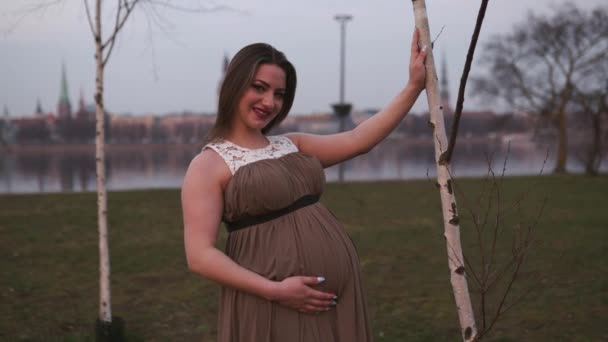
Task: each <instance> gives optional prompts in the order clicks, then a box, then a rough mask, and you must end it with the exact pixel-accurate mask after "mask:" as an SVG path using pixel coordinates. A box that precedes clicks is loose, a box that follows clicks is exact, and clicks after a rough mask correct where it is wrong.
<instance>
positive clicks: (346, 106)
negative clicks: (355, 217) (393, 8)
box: [332, 14, 353, 182]
mask: <svg viewBox="0 0 608 342" xmlns="http://www.w3.org/2000/svg"><path fill="white" fill-rule="evenodd" d="M334 19H335V20H336V21H337V22H339V23H340V102H339V103H336V104H333V105H332V108H333V110H334V113H335V114H336V115H337V116H338V118H339V119H340V132H344V129H345V122H346V117H348V115H349V114H350V111H351V108H352V105H351V104H350V103H345V102H344V60H345V50H346V23H347V22H348V21H350V20H352V19H353V17H352V16H351V15H350V14H338V15H336V16H335V17H334ZM338 180H339V181H340V182H342V181H344V163H340V165H338Z"/></svg>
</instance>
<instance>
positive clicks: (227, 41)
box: [0, 0, 605, 116]
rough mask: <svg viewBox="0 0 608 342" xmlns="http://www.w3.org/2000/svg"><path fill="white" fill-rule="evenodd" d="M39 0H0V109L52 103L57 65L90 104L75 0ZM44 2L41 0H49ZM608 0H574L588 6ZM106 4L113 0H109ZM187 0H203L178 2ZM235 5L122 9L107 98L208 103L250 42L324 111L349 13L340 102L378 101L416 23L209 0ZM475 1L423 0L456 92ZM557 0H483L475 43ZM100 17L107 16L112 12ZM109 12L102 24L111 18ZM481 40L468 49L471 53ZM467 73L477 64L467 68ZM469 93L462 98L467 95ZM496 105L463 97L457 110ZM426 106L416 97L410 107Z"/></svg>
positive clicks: (125, 105) (301, 98) (207, 107)
mask: <svg viewBox="0 0 608 342" xmlns="http://www.w3.org/2000/svg"><path fill="white" fill-rule="evenodd" d="M43 1H44V0H1V1H0V107H2V106H4V105H6V106H7V107H8V109H9V111H10V112H11V114H12V115H15V116H16V115H29V114H31V113H32V112H33V111H34V108H35V105H36V99H37V98H39V99H40V101H41V103H42V106H43V108H44V110H45V111H52V112H55V108H56V104H57V99H58V96H59V90H60V89H59V88H60V87H59V86H60V75H61V63H62V61H64V62H65V64H66V66H67V76H68V83H69V91H70V97H71V100H72V104H73V106H74V105H75V104H76V103H77V101H78V96H79V93H80V91H81V89H82V91H83V92H84V94H85V96H86V99H87V102H91V103H92V102H93V100H92V95H93V91H94V76H95V66H94V59H93V53H94V49H93V43H92V37H91V33H90V31H89V28H88V24H87V21H86V14H85V10H84V5H83V2H82V1H79V0H63V2H61V3H60V4H58V5H54V6H52V7H50V8H47V9H46V10H44V11H39V12H38V13H36V14H33V15H29V16H27V17H25V18H23V19H22V20H18V19H19V18H21V14H22V10H23V9H24V8H27V7H28V6H30V5H32V4H36V3H40V2H43ZM46 1H48V0H46ZM604 2H605V0H585V1H578V2H577V3H578V4H579V5H580V6H583V7H585V8H590V7H593V6H597V5H599V4H601V3H604ZM106 3H107V4H112V5H113V3H114V2H113V1H106ZM172 3H175V4H178V5H183V6H191V7H192V6H198V5H205V4H210V2H205V1H204V0H199V1H196V0H181V1H180V0H174V1H172ZM215 3H216V4H225V5H228V6H231V7H232V8H235V9H238V10H239V11H223V12H212V13H184V12H179V11H172V10H169V9H166V8H162V7H158V11H157V13H155V12H154V11H153V10H151V9H150V8H148V9H147V10H145V11H139V12H137V13H135V14H134V16H133V17H131V18H130V21H129V22H128V23H127V25H126V27H125V29H124V31H123V32H122V34H121V36H120V38H119V41H118V44H117V46H116V48H115V50H114V53H113V55H112V57H111V60H110V62H109V64H108V66H107V69H106V97H105V99H106V107H107V108H108V109H109V110H111V111H113V112H120V113H134V114H146V113H157V114H163V113H166V112H174V111H183V110H192V111H204V112H215V107H216V97H217V93H216V90H217V86H218V79H219V77H220V74H221V66H222V59H223V56H224V54H225V53H227V54H228V55H229V56H232V55H233V54H234V53H236V52H237V51H238V50H239V49H240V48H241V47H243V46H244V45H247V44H249V43H253V42H260V41H262V42H267V43H270V44H272V45H274V46H275V47H277V48H278V49H279V50H282V51H283V52H285V54H286V55H287V57H288V58H289V59H290V60H291V61H292V62H293V63H294V65H295V67H296V69H297V72H298V90H297V94H296V99H295V102H294V106H293V109H292V112H294V113H299V114H306V113H311V112H318V111H328V110H329V104H330V103H333V102H336V101H337V99H338V96H339V46H340V45H339V42H340V34H339V24H338V23H337V22H336V21H334V19H333V17H334V15H335V14H337V13H349V14H351V15H352V16H353V21H351V22H349V23H348V24H347V37H346V96H345V97H346V100H347V101H349V102H352V103H353V104H354V106H355V108H357V109H368V108H381V107H383V106H384V105H385V104H386V103H387V102H388V101H390V99H391V98H392V97H393V96H394V95H395V94H396V93H397V92H398V91H399V90H400V89H401V87H403V86H404V85H405V84H406V82H407V76H408V72H407V62H408V59H409V50H408V49H409V44H410V38H411V34H412V31H413V28H414V20H413V14H412V3H411V1H406V0H375V1H371V0H367V1H364V0H304V1H285V0H264V1H262V0H232V1H216V2H215ZM479 3H480V1H479V0H476V1H472V0H468V1H465V0H427V6H428V14H429V19H430V25H431V34H432V35H433V36H435V35H437V33H439V31H440V29H441V27H445V28H444V30H443V33H442V34H441V36H440V37H439V39H438V40H437V42H436V46H435V50H434V53H435V56H436V57H435V58H436V61H437V62H438V64H439V61H440V60H441V57H442V56H443V55H445V56H446V57H447V62H448V69H449V85H450V89H449V90H450V92H451V94H452V102H453V103H454V102H455V97H456V93H457V89H458V82H459V80H460V73H461V71H462V68H463V65H464V60H465V57H466V52H467V49H468V45H469V40H470V36H471V34H472V31H473V27H474V24H475V18H476V15H477V11H478V7H479ZM562 3H563V1H560V0H535V1H528V0H494V1H490V4H489V6H488V12H487V15H486V19H485V22H484V27H483V29H482V34H481V38H480V44H483V43H484V42H486V41H487V40H488V39H489V38H490V37H491V36H492V35H494V34H497V33H505V32H509V31H510V30H511V29H512V28H513V26H514V25H517V24H519V23H521V22H522V20H525V18H526V14H527V13H528V11H534V12H535V13H543V12H544V13H546V12H550V11H551V8H553V7H555V6H558V5H559V4H562ZM107 19H110V17H109V16H108V17H107ZM108 22H110V21H109V20H108ZM482 46H483V45H480V46H479V48H478V51H477V54H476V56H479V53H480V52H481V51H480V49H481V48H482ZM473 72H482V70H481V69H479V68H477V69H475V66H474V68H473ZM469 97H470V96H469ZM480 107H485V108H491V107H492V105H491V104H488V103H485V104H477V103H473V101H472V100H467V102H465V108H469V109H478V108H480ZM423 108H426V101H425V99H424V97H421V98H420V99H419V101H418V102H417V104H416V106H415V107H414V110H415V111H422V110H424V109H423Z"/></svg>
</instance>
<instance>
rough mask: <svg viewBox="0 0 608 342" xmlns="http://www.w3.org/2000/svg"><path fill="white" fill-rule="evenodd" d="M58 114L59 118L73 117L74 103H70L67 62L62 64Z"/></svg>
mask: <svg viewBox="0 0 608 342" xmlns="http://www.w3.org/2000/svg"><path fill="white" fill-rule="evenodd" d="M57 116H58V117H59V119H67V118H71V117H72V105H71V104H70V96H69V95H68V77H67V75H66V68H65V62H64V63H62V64H61V92H60V93H59V102H58V103H57Z"/></svg>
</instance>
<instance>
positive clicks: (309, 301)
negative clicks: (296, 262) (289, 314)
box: [273, 276, 338, 313]
mask: <svg viewBox="0 0 608 342" xmlns="http://www.w3.org/2000/svg"><path fill="white" fill-rule="evenodd" d="M324 281H325V279H324V278H323V277H303V276H294V277H289V278H285V279H284V280H282V281H280V282H277V283H276V287H275V290H274V291H273V292H274V296H273V297H274V298H273V300H275V301H277V302H279V303H280V304H281V305H283V306H286V307H288V308H291V309H294V310H297V311H300V312H304V313H317V312H321V311H327V310H329V309H331V308H332V307H334V306H336V304H337V302H336V300H337V299H338V298H337V297H336V295H335V294H333V293H327V292H323V291H319V290H315V289H313V288H312V287H311V286H314V285H319V284H321V283H323V282H324Z"/></svg>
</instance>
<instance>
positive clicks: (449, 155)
mask: <svg viewBox="0 0 608 342" xmlns="http://www.w3.org/2000/svg"><path fill="white" fill-rule="evenodd" d="M488 1H489V0H482V1H481V6H480V7H479V12H478V13H477V22H476V23H475V30H474V31H473V37H471V43H470V44H469V52H468V53H467V59H466V62H465V63H464V70H463V71H462V77H461V78H460V89H459V90H458V99H457V101H456V111H455V112H454V121H453V122H452V132H451V133H450V142H449V143H448V149H447V152H446V158H445V159H446V160H447V161H448V162H450V161H451V160H452V154H453V153H454V146H455V145H456V136H457V135H458V125H459V123H460V116H461V115H462V107H463V104H464V90H465V88H466V86H467V80H468V78H469V72H470V71H471V64H472V63H473V56H474V55H475V47H476V46H477V40H478V39H479V32H481V25H482V24H483V19H484V17H485V15H486V8H487V7H488Z"/></svg>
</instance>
